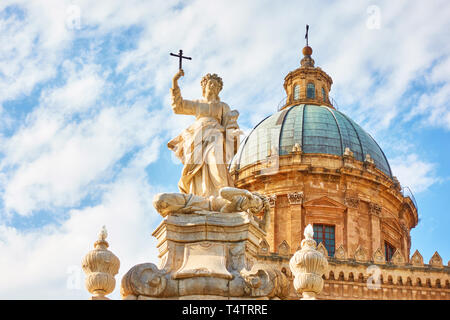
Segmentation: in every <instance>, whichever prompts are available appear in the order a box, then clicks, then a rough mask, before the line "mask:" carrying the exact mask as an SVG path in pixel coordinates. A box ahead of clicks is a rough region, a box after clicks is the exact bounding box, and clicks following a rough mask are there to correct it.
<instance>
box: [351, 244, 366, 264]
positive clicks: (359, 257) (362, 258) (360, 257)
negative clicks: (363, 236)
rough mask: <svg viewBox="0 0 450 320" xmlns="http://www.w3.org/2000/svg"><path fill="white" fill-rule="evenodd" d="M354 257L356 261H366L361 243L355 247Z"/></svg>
mask: <svg viewBox="0 0 450 320" xmlns="http://www.w3.org/2000/svg"><path fill="white" fill-rule="evenodd" d="M354 259H355V260H356V261H358V262H366V261H367V253H366V250H364V248H362V247H361V245H359V246H358V248H356V251H355V255H354Z"/></svg>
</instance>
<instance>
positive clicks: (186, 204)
mask: <svg viewBox="0 0 450 320" xmlns="http://www.w3.org/2000/svg"><path fill="white" fill-rule="evenodd" d="M153 206H154V207H155V208H156V210H157V211H158V212H159V214H161V216H163V217H166V216H167V215H169V214H171V213H185V214H191V213H207V212H210V213H211V212H221V213H232V212H247V213H248V214H250V215H251V216H253V215H256V214H258V213H260V212H261V211H263V210H264V213H263V217H262V219H261V220H258V221H260V222H261V224H262V226H261V227H262V228H263V229H265V225H266V224H267V223H268V220H267V219H268V217H269V210H270V206H269V199H268V198H267V197H266V196H263V195H261V194H259V193H256V192H254V193H252V192H250V191H248V190H244V189H238V188H233V187H224V188H221V189H220V190H219V196H217V197H215V196H210V197H202V196H197V195H194V194H184V193H160V194H157V195H156V196H155V197H154V199H153Z"/></svg>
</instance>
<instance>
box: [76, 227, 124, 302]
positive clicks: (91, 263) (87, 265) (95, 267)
mask: <svg viewBox="0 0 450 320" xmlns="http://www.w3.org/2000/svg"><path fill="white" fill-rule="evenodd" d="M107 236H108V232H107V231H106V228H105V226H103V227H102V230H101V231H100V233H99V235H98V240H97V241H96V242H95V243H94V250H92V251H90V252H89V253H88V254H87V255H86V256H85V257H84V258H83V261H82V267H83V270H84V272H85V273H86V276H87V277H86V281H85V284H86V288H87V290H88V291H89V292H90V293H91V294H92V295H93V296H92V297H91V300H108V299H109V298H107V297H106V295H107V294H110V293H111V292H113V290H114V288H115V286H116V280H115V279H114V276H115V275H116V274H117V273H118V272H119V267H120V261H119V259H118V258H117V257H116V256H115V255H114V254H113V253H112V252H111V251H109V250H108V246H109V244H108V242H107V241H106V237H107Z"/></svg>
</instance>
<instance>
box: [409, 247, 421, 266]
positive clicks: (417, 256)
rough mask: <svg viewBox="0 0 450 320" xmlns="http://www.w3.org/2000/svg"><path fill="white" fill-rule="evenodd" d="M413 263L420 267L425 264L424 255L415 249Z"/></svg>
mask: <svg viewBox="0 0 450 320" xmlns="http://www.w3.org/2000/svg"><path fill="white" fill-rule="evenodd" d="M411 264H412V265H413V266H418V267H421V266H423V257H422V255H421V254H420V252H419V251H418V250H416V251H414V254H413V255H412V257H411Z"/></svg>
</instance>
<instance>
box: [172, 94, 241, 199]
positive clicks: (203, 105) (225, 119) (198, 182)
mask: <svg viewBox="0 0 450 320" xmlns="http://www.w3.org/2000/svg"><path fill="white" fill-rule="evenodd" d="M171 91H172V108H173V111H174V112H175V113H176V114H185V115H193V116H195V117H196V121H195V122H194V123H193V124H192V125H191V126H189V127H188V128H187V129H185V130H184V131H183V132H182V133H181V134H179V135H178V136H177V137H175V138H174V139H172V140H171V141H169V143H168V144H167V145H168V147H169V149H171V150H172V151H174V152H175V155H176V156H177V157H178V158H179V159H180V160H181V162H182V163H183V165H184V167H183V171H182V174H181V179H180V181H179V182H178V187H179V189H180V191H181V192H182V193H192V194H195V195H199V196H204V197H208V196H217V195H218V192H219V190H220V188H223V187H233V186H234V183H233V180H232V178H231V176H230V174H229V172H228V163H229V162H230V161H231V158H232V157H233V156H234V154H235V153H236V151H237V147H238V144H239V135H237V136H236V130H235V129H239V127H238V125H237V122H236V119H237V117H238V115H239V113H238V112H237V111H235V110H233V111H231V110H230V107H229V106H228V105H227V104H226V103H223V102H220V101H218V102H207V101H201V100H196V101H190V100H184V99H182V98H181V95H180V90H179V88H176V89H171ZM233 133H234V134H233Z"/></svg>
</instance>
